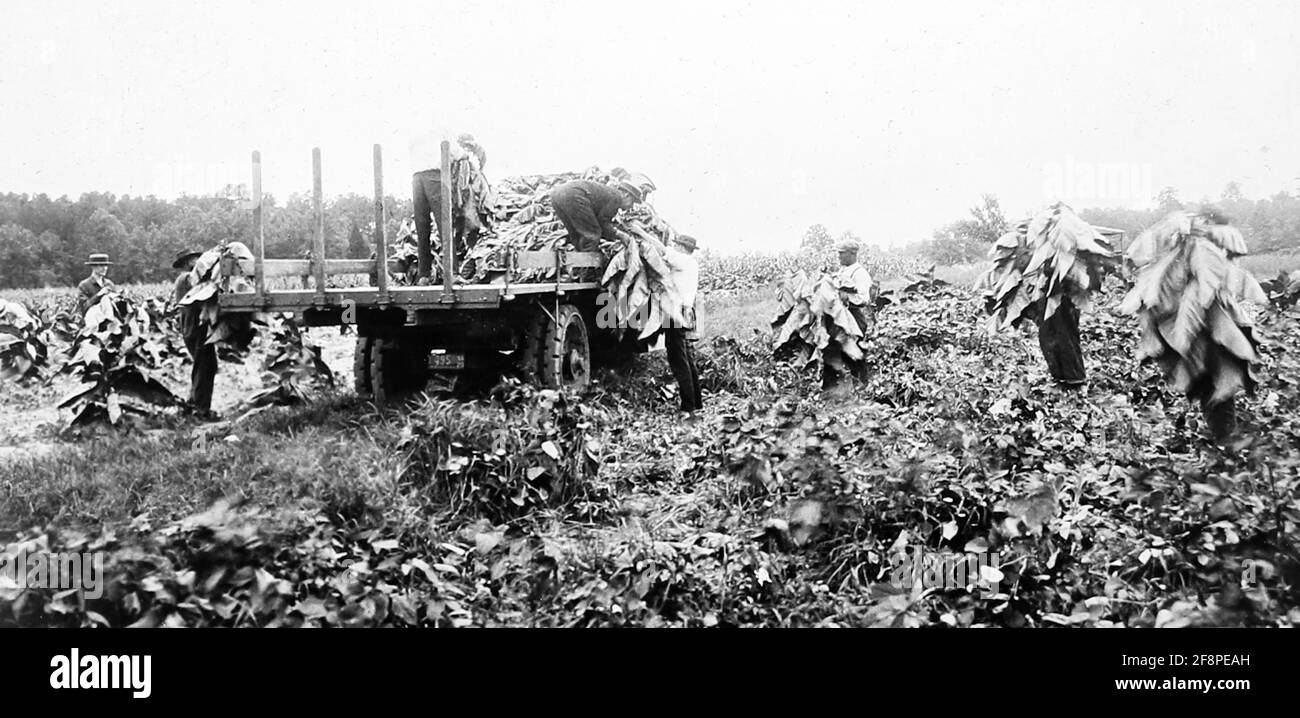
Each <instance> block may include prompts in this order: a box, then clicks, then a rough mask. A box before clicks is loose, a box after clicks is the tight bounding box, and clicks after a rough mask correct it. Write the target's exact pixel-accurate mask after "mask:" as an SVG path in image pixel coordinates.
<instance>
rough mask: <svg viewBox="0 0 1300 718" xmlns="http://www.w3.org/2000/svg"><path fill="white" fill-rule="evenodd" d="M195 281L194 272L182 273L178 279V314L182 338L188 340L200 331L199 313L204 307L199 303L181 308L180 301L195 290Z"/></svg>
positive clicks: (176, 300)
mask: <svg viewBox="0 0 1300 718" xmlns="http://www.w3.org/2000/svg"><path fill="white" fill-rule="evenodd" d="M194 279H195V277H194V272H192V271H191V272H181V274H180V276H178V277H176V299H175V300H174V301H175V302H176V304H177V305H178V306H177V312H179V314H180V320H181V336H183V337H185V338H186V339H187V340H188V339H190V336H191V335H192V334H193V333H194V332H195V331H197V330H198V329H199V313H200V312H201V311H202V310H203V308H202V306H201V305H200V304H198V303H197V302H196V303H193V304H188V305H186V306H183V307H182V306H179V305H180V301H181V300H182V299H184V298H185V295H186V294H189V293H190V290H191V289H193V288H194Z"/></svg>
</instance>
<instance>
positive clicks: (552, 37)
mask: <svg viewBox="0 0 1300 718" xmlns="http://www.w3.org/2000/svg"><path fill="white" fill-rule="evenodd" d="M0 17H4V18H5V20H4V22H3V23H2V26H3V28H4V30H3V31H0V32H2V33H3V35H2V36H0V98H2V99H0V191H14V192H28V193H39V192H46V193H49V194H51V195H55V196H57V195H61V194H67V195H69V196H71V197H74V198H75V197H76V196H78V195H79V194H80V193H81V192H84V191H91V190H105V191H112V192H115V193H118V194H125V193H129V194H157V195H159V196H174V195H175V194H176V193H177V192H180V191H187V192H190V193H203V192H210V191H214V190H216V189H219V188H220V187H221V186H222V185H224V184H226V183H241V182H247V181H248V158H249V153H250V151H251V150H254V149H259V150H261V152H262V156H263V162H264V173H265V174H264V176H265V187H266V189H267V191H270V192H272V193H274V194H276V195H278V196H280V197H284V196H286V195H288V194H289V193H291V192H295V191H304V192H305V191H309V190H310V187H311V148H312V147H313V146H319V147H321V148H322V153H323V158H324V160H323V165H324V187H325V191H326V193H328V194H335V193H345V192H357V193H360V194H365V195H370V194H372V192H373V190H372V181H373V180H372V176H371V169H370V161H371V160H370V157H371V145H372V144H373V143H376V142H378V143H381V144H383V145H384V147H385V154H386V159H387V171H386V183H387V187H388V189H389V191H390V193H392V194H409V191H410V189H409V188H410V172H411V168H410V167H409V165H408V163H407V162H406V157H405V154H406V152H407V143H408V138H409V134H410V132H411V131H412V130H413V129H415V128H418V127H421V126H438V127H446V128H453V129H455V130H458V131H469V132H473V133H474V134H475V135H476V136H477V137H478V138H479V140H480V141H481V142H482V143H483V144H484V145H485V146H486V148H487V151H488V165H487V170H488V172H487V174H488V176H489V178H490V179H493V178H499V177H503V176H506V175H512V174H526V173H540V172H560V171H567V170H577V169H582V168H584V167H586V166H589V165H593V164H596V165H600V166H602V167H605V168H609V167H613V166H623V167H626V168H628V169H631V170H633V171H639V172H644V173H646V174H647V175H649V176H650V177H651V178H652V179H653V180H654V181H655V182H656V183H657V184H658V186H659V191H658V192H657V193H656V195H655V196H654V203H655V205H656V206H657V207H658V209H659V210H660V212H661V213H662V214H663V215H664V216H665V218H667V219H668V220H669V221H670V222H671V223H672V224H673V225H674V226H675V227H677V228H678V230H679V231H683V232H686V233H689V234H694V235H696V236H697V237H699V238H700V240H701V241H702V243H704V244H707V245H710V246H713V247H715V248H717V249H719V250H722V251H744V250H754V251H764V250H771V249H781V248H787V247H790V246H793V245H795V244H797V242H798V239H799V237H800V236H801V235H802V233H803V231H804V230H805V229H806V228H807V227H808V225H810V224H812V223H814V222H820V223H823V224H825V225H827V226H828V227H829V228H830V229H831V231H832V232H833V233H835V234H839V233H840V232H842V231H844V230H846V229H851V230H853V231H854V232H856V233H857V234H859V235H860V236H862V237H863V238H865V239H866V240H867V241H869V242H878V243H880V244H884V245H891V244H897V243H901V242H907V241H912V240H916V239H920V238H923V237H927V236H929V234H930V233H931V231H932V230H933V229H934V228H935V227H937V226H939V225H942V224H945V223H947V222H949V221H952V220H955V219H958V218H960V217H962V216H963V215H965V214H966V212H967V210H968V209H969V207H971V206H972V205H974V204H975V203H977V202H978V200H979V197H980V195H981V194H982V193H985V192H988V193H993V194H995V195H997V196H998V197H999V198H1000V199H1001V200H1002V203H1003V206H1004V207H1005V208H1006V210H1007V212H1008V214H1009V215H1019V214H1023V213H1025V212H1027V211H1029V210H1031V209H1033V208H1035V207H1038V206H1041V205H1043V204H1046V203H1048V202H1050V201H1053V200H1055V199H1058V198H1059V199H1064V200H1066V201H1070V202H1073V203H1074V204H1075V205H1076V207H1078V206H1090V205H1106V206H1118V205H1124V206H1133V207H1138V206H1149V205H1151V204H1152V197H1153V196H1154V195H1155V193H1156V192H1158V191H1159V189H1160V188H1161V187H1164V186H1166V185H1172V186H1174V187H1176V188H1178V190H1179V191H1180V195H1181V196H1182V197H1183V198H1184V199H1188V200H1196V199H1199V198H1201V197H1202V196H1212V197H1217V196H1218V195H1219V193H1220V192H1221V191H1222V189H1223V186H1224V185H1225V183H1227V182H1228V181H1230V180H1236V181H1237V182H1239V183H1240V184H1241V186H1242V188H1243V189H1244V191H1245V192H1246V194H1247V196H1250V197H1261V196H1270V195H1272V194H1274V193H1276V192H1278V191H1280V190H1284V189H1285V190H1289V191H1291V192H1293V193H1294V192H1296V191H1297V190H1298V189H1300V143H1297V141H1296V140H1297V132H1298V130H1300V3H1297V2H1294V0H1284V1H1282V2H1256V1H1253V0H1252V1H1250V2H1241V1H1240V0H1236V1H1234V2H1188V1H1187V0H1176V1H1170V2H1130V1H1124V2H1098V1H1097V0H1088V1H1087V2H1031V3H1018V2H996V3H992V2H985V3H970V2H951V3H948V2H945V3H927V2H918V1H911V2H905V3H899V2H888V3H879V4H877V3H863V2H846V3H838V2H824V1H817V0H813V1H812V2H802V3H794V2H770V1H765V2H752V3H742V2H721V1H709V2H704V1H702V0H694V1H693V2H663V1H661V0H656V1H655V2H648V3H625V2H599V3H596V2H567V1H566V2H546V1H542V0H536V1H533V2H509V3H500V2H488V1H485V0H459V1H457V2H430V1H428V0H425V1H424V2H410V3H385V2H373V1H367V2H354V3H347V4H344V3H334V2H323V1H318V2H304V3H290V2H274V3H272V2H265V3H262V2H221V3H216V2H204V3H191V2H184V1H182V0H171V1H170V2H129V3H127V2H118V3H104V2H84V3H83V2H78V3H70V2H25V1H24V2H15V1H14V0H6V1H5V3H4V6H3V9H0Z"/></svg>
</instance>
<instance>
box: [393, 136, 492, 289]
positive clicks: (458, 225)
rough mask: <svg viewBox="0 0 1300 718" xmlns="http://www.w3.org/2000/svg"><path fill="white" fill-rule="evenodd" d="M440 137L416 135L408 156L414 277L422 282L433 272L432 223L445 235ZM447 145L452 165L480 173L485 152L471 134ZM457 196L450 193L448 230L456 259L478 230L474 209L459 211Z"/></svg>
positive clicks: (466, 247)
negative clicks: (460, 163) (416, 252)
mask: <svg viewBox="0 0 1300 718" xmlns="http://www.w3.org/2000/svg"><path fill="white" fill-rule="evenodd" d="M446 136H450V135H449V134H448V135H446ZM443 137H444V134H443V133H439V132H420V133H417V134H415V136H414V137H413V138H412V140H411V143H410V147H409V154H408V159H409V160H410V162H411V166H412V168H414V169H415V172H414V174H413V175H412V177H411V200H412V204H413V209H414V211H415V232H416V242H417V246H418V247H419V248H420V258H421V260H422V261H421V262H420V264H419V269H418V276H419V277H420V278H421V279H424V280H425V281H426V282H427V279H428V277H429V276H430V274H432V269H433V268H432V264H433V263H432V256H431V252H430V251H428V248H429V247H430V244H429V240H430V235H432V234H433V225H434V222H437V225H438V236H439V237H443V236H446V230H445V228H444V227H443V226H442V216H441V215H440V214H439V208H440V207H441V206H442V169H441V168H442V138H443ZM449 144H450V148H449V150H450V155H451V162H452V163H453V164H454V163H455V162H456V161H457V160H461V159H468V160H469V161H470V162H471V163H472V165H473V169H474V170H477V171H478V172H479V173H481V172H482V171H483V166H484V165H486V164H487V152H485V151H484V150H483V146H482V145H480V144H479V143H478V142H477V141H476V140H475V139H474V137H473V135H468V134H461V135H459V136H457V137H456V141H454V142H450V143H449ZM457 194H458V193H455V192H453V194H452V208H451V216H452V228H453V229H454V230H455V236H456V245H457V246H456V250H457V251H456V256H457V258H458V259H459V258H460V257H463V256H464V255H465V253H466V252H467V251H468V250H469V247H470V246H472V245H473V242H474V241H475V240H476V239H477V236H478V233H479V231H480V230H481V229H482V227H481V225H480V224H479V222H478V218H477V214H478V211H477V210H478V208H477V207H474V208H472V209H471V211H469V212H465V211H463V208H462V207H460V206H458V203H457V201H456V196H457ZM489 209H490V208H489ZM430 215H432V217H433V218H432V219H430Z"/></svg>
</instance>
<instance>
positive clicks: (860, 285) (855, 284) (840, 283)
mask: <svg viewBox="0 0 1300 718" xmlns="http://www.w3.org/2000/svg"><path fill="white" fill-rule="evenodd" d="M861 249H862V245H861V244H859V243H858V241H857V240H856V239H844V240H840V242H839V243H838V244H836V245H835V251H837V252H839V253H840V271H839V272H837V273H836V274H835V286H836V287H838V288H839V289H840V291H842V292H845V293H847V294H848V295H849V299H850V300H851V302H850V303H851V304H852V305H857V306H863V305H866V304H868V303H870V301H871V288H872V286H873V284H872V281H871V272H868V271H867V268H866V267H864V266H862V263H861V262H859V261H858V252H859V251H860V250H861Z"/></svg>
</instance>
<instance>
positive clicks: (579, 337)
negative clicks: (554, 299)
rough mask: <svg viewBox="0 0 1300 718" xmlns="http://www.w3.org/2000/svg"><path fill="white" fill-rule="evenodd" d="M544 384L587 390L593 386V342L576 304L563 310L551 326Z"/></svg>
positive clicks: (548, 327)
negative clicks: (589, 386)
mask: <svg viewBox="0 0 1300 718" xmlns="http://www.w3.org/2000/svg"><path fill="white" fill-rule="evenodd" d="M543 358H544V360H545V361H543V363H542V381H543V382H545V384H546V385H547V386H549V387H553V388H557V389H558V388H566V389H577V390H581V389H585V388H587V386H588V385H590V384H591V342H590V340H589V338H588V333H587V322H586V320H585V319H583V318H582V312H580V311H578V308H577V307H575V306H573V305H572V304H564V305H561V306H560V311H559V313H558V314H556V315H555V321H554V322H550V321H548V322H547V329H546V353H545V354H543Z"/></svg>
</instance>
